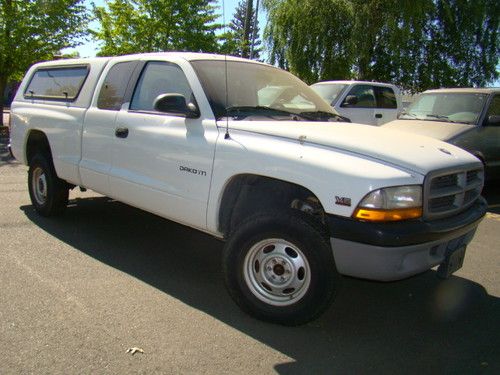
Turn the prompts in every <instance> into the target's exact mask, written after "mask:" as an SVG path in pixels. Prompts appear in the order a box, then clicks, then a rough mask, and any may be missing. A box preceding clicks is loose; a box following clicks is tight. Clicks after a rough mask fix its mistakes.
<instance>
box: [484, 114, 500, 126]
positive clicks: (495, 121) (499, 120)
mask: <svg viewBox="0 0 500 375" xmlns="http://www.w3.org/2000/svg"><path fill="white" fill-rule="evenodd" d="M485 125H487V126H500V116H499V115H491V116H488V117H487V119H486V124H485Z"/></svg>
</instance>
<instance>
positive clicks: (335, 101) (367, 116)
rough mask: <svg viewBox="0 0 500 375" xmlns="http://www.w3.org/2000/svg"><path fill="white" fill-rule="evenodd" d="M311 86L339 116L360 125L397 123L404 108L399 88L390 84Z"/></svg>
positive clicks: (320, 83) (364, 83)
mask: <svg viewBox="0 0 500 375" xmlns="http://www.w3.org/2000/svg"><path fill="white" fill-rule="evenodd" d="M311 87H312V89H313V90H314V91H316V92H317V93H318V94H319V95H320V96H321V97H322V98H323V99H324V100H325V101H326V102H328V103H329V104H330V105H331V106H332V107H333V108H334V109H335V111H337V113H338V114H340V115H341V116H344V117H347V118H349V119H350V120H351V121H352V122H357V123H359V124H368V125H382V124H385V123H386V122H389V121H392V120H395V119H396V118H397V115H398V113H399V112H400V111H402V108H403V103H402V101H401V93H400V91H399V89H398V88H397V87H396V86H394V85H391V84H388V83H380V82H367V81H325V82H318V83H315V84H314V85H312V86H311Z"/></svg>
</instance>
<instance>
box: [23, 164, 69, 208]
mask: <svg viewBox="0 0 500 375" xmlns="http://www.w3.org/2000/svg"><path fill="white" fill-rule="evenodd" d="M28 190H29V194H30V198H31V203H32V204H33V206H34V207H35V209H36V211H37V212H38V213H39V214H40V215H42V216H54V215H59V214H61V213H62V212H63V211H64V209H65V208H66V206H67V204H68V195H69V189H68V186H67V184H66V182H65V181H63V180H61V179H60V178H58V177H57V175H56V171H55V169H54V166H53V165H52V162H51V161H50V160H49V159H48V158H47V156H46V155H44V154H37V155H35V156H34V157H33V158H32V159H31V162H30V167H29V171H28Z"/></svg>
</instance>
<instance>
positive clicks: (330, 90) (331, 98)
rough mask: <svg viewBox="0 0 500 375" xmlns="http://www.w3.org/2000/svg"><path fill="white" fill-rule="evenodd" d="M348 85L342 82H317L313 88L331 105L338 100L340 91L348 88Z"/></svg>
mask: <svg viewBox="0 0 500 375" xmlns="http://www.w3.org/2000/svg"><path fill="white" fill-rule="evenodd" d="M346 86H347V85H345V84H342V83H332V84H315V85H312V86H311V88H312V89H313V90H314V91H316V92H317V93H318V94H319V96H321V97H322V98H323V99H325V100H326V101H327V102H328V103H330V105H334V104H335V102H336V101H337V100H338V98H339V96H340V93H341V92H342V91H343V90H344V89H345V88H346Z"/></svg>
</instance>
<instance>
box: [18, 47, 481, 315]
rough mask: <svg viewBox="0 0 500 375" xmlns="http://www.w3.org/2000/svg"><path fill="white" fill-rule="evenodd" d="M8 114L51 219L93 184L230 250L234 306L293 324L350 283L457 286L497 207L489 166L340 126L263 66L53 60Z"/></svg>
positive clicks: (160, 58) (189, 58) (151, 57)
mask: <svg viewBox="0 0 500 375" xmlns="http://www.w3.org/2000/svg"><path fill="white" fill-rule="evenodd" d="M226 78H227V81H226ZM11 108H12V118H11V127H12V129H11V130H12V132H11V135H12V150H13V153H14V155H15V157H16V158H17V159H18V160H19V161H21V162H23V163H24V164H26V165H28V166H29V173H28V188H29V193H30V197H31V202H32V204H33V206H34V207H35V209H36V210H37V211H38V213H39V214H40V215H44V216H52V215H57V214H60V213H62V212H63V211H64V210H65V209H66V206H67V203H68V192H69V190H70V189H72V188H74V187H76V186H80V187H83V188H90V189H93V190H95V191H97V192H99V193H102V194H104V195H107V196H110V197H112V198H114V199H117V200H119V201H122V202H125V203H128V204H130V205H132V206H135V207H139V208H141V209H144V210H146V211H149V212H152V213H155V214H157V215H159V216H162V217H164V218H167V219H170V220H174V221H176V222H179V223H182V224H184V225H188V226H190V227H192V228H196V229H198V230H201V231H203V232H207V233H209V234H211V235H213V236H215V237H217V238H220V239H222V240H224V241H225V247H224V255H223V271H224V277H225V282H226V285H227V288H228V291H229V293H230V294H231V296H232V297H233V298H234V300H235V301H236V303H238V305H239V306H240V307H241V308H242V309H244V310H245V311H247V312H249V313H250V314H252V315H254V316H256V317H258V318H260V319H264V320H268V321H272V322H278V323H281V324H301V323H304V322H307V321H309V320H311V319H314V318H316V317H317V316H319V315H320V314H321V313H322V312H323V311H325V310H326V309H327V308H328V306H329V305H330V303H331V302H332V300H333V298H334V296H335V291H336V289H337V287H338V285H339V283H338V276H339V274H343V275H351V276H356V277H362V278H367V279H373V280H398V279H402V278H406V277H409V276H411V275H415V274H417V273H420V272H423V271H426V270H428V269H430V268H432V267H434V266H439V271H438V273H439V275H441V276H443V277H447V276H449V275H450V274H452V273H453V272H454V271H456V270H457V269H459V268H460V267H461V266H462V262H463V259H464V256H465V249H466V246H467V244H468V243H469V242H470V241H471V240H472V238H473V236H474V233H475V231H476V228H477V226H478V224H479V222H480V221H481V219H482V218H483V216H484V215H485V212H486V202H485V200H484V199H483V198H482V197H481V195H480V192H481V189H482V186H483V167H482V164H481V163H480V162H479V160H477V159H476V158H475V157H474V156H472V155H471V154H469V153H468V152H466V151H464V150H462V149H460V148H458V147H454V146H451V145H447V144H446V143H443V142H441V141H438V140H434V139H432V138H428V137H417V136H414V135H406V136H405V134H404V133H400V132H393V131H390V130H387V129H383V128H380V127H373V126H366V125H360V124H350V123H345V122H338V120H339V116H338V115H337V114H335V113H334V111H333V110H332V109H331V107H330V106H329V105H328V104H327V103H326V102H325V101H324V100H322V99H321V98H320V97H319V96H318V95H317V94H316V93H315V92H314V91H313V90H311V88H310V87H309V86H307V85H306V84H305V83H304V82H302V81H300V80H299V79H298V78H296V77H295V76H293V75H292V74H290V73H288V72H285V71H283V70H280V69H278V68H276V67H273V66H270V65H266V64H262V63H257V62H254V61H249V60H244V59H239V58H233V57H224V56H217V55H208V54H197V53H158V54H140V55H130V56H121V57H113V58H94V59H75V60H59V61H54V62H46V63H40V64H37V65H35V66H33V67H31V69H30V70H29V71H28V73H27V74H26V76H25V78H24V79H23V81H22V84H21V86H20V88H19V90H18V92H17V95H16V97H15V99H14V102H13V103H12V107H11ZM41 240H42V239H41ZM168 245H169V244H165V251H168ZM193 251H195V250H194V249H193ZM186 282H187V283H188V282H189V280H186Z"/></svg>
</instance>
